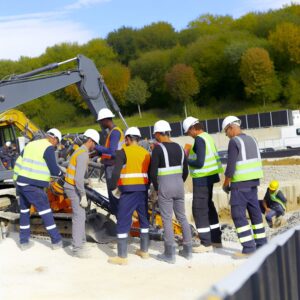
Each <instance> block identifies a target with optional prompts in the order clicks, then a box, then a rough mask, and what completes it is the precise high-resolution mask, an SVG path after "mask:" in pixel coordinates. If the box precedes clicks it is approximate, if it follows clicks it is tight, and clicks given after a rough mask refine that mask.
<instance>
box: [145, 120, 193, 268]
mask: <svg viewBox="0 0 300 300" xmlns="http://www.w3.org/2000/svg"><path fill="white" fill-rule="evenodd" d="M170 132H171V127H170V124H169V123H168V122H166V121H164V120H160V121H158V122H156V123H155V124H154V131H153V134H154V136H155V139H156V140H157V141H158V142H159V143H158V144H157V145H156V146H155V147H154V149H153V152H152V160H151V167H150V179H151V182H152V183H153V186H154V193H156V194H158V205H159V209H160V213H161V216H162V220H163V227H164V242H165V243H164V246H165V251H164V253H163V254H159V255H158V256H157V258H158V259H159V260H162V261H165V262H168V263H172V264H174V263H175V260H176V257H175V251H176V246H175V240H174V232H173V225H172V216H173V210H174V212H175V216H176V218H177V220H178V221H179V223H180V225H181V227H182V233H183V250H180V251H179V255H181V256H183V257H185V258H186V259H191V258H192V236H191V230H190V225H189V223H188V221H187V218H186V215H185V206H184V186H183V183H184V181H185V180H186V178H187V177H188V165H187V159H186V156H185V155H184V151H183V149H182V147H181V146H180V145H178V144H177V143H174V142H172V141H171V139H170ZM152 198H153V197H152Z"/></svg>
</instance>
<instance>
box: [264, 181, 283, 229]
mask: <svg viewBox="0 0 300 300" xmlns="http://www.w3.org/2000/svg"><path fill="white" fill-rule="evenodd" d="M286 202H287V200H286V198H285V196H284V195H283V193H282V192H281V191H280V190H279V182H278V181H276V180H272V181H271V182H270V184H269V187H268V189H267V191H266V194H265V197H264V199H263V201H262V212H263V213H265V216H266V220H267V222H268V224H269V226H270V227H271V228H272V227H274V228H276V227H279V226H281V225H283V224H284V223H285V222H284V220H283V218H282V216H283V215H284V213H285V210H286Z"/></svg>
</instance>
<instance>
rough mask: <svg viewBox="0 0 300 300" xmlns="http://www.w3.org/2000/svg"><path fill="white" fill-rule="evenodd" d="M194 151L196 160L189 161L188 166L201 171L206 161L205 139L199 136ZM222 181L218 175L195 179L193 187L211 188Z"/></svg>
mask: <svg viewBox="0 0 300 300" xmlns="http://www.w3.org/2000/svg"><path fill="white" fill-rule="evenodd" d="M193 151H194V152H195V154H196V156H197V157H196V160H192V159H188V165H189V166H191V167H194V168H197V169H201V168H202V167H203V165H204V161H205V152H206V145H205V141H204V139H202V138H201V137H199V136H197V137H196V138H195V143H194V146H193ZM219 181H220V177H219V175H218V174H213V175H210V176H205V177H199V178H193V185H195V186H209V185H212V184H214V183H216V182H219Z"/></svg>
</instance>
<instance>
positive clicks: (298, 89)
mask: <svg viewBox="0 0 300 300" xmlns="http://www.w3.org/2000/svg"><path fill="white" fill-rule="evenodd" d="M283 93H284V96H285V97H286V99H287V100H288V102H289V103H290V104H292V105H293V106H294V107H295V108H296V107H298V106H299V104H300V69H296V70H294V71H292V72H291V74H290V75H289V77H288V81H287V85H286V86H285V89H284V92H283Z"/></svg>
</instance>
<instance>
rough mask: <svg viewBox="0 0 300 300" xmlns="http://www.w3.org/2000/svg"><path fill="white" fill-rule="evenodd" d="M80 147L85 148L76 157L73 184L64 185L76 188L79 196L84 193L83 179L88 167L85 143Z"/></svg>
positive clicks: (87, 153)
mask: <svg viewBox="0 0 300 300" xmlns="http://www.w3.org/2000/svg"><path fill="white" fill-rule="evenodd" d="M80 148H83V149H85V150H86V151H85V152H82V153H80V154H79V155H78V156H77V158H76V167H75V178H74V179H75V186H73V185H71V184H69V183H67V182H66V183H65V185H64V186H65V187H66V188H69V189H76V190H77V191H78V192H79V194H80V196H84V195H85V188H84V179H85V175H86V172H87V169H88V163H89V152H88V149H87V148H86V146H85V145H82V146H81V147H80Z"/></svg>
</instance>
